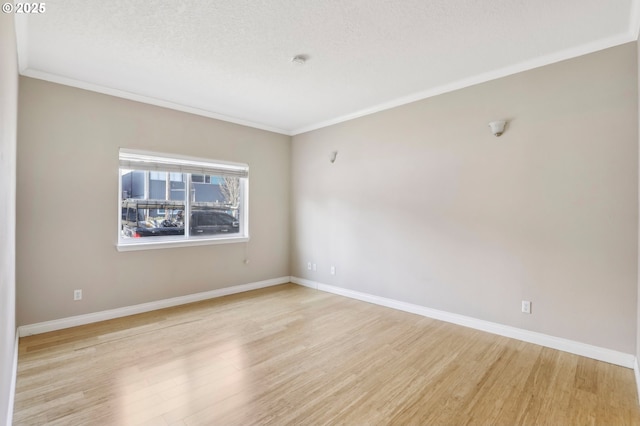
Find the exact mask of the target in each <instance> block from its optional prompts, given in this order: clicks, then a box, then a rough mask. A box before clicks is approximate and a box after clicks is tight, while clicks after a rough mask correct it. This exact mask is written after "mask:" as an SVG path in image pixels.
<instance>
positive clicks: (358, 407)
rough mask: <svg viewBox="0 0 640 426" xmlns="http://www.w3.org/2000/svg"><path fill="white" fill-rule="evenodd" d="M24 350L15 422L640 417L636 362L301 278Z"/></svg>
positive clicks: (65, 333)
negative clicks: (577, 351)
mask: <svg viewBox="0 0 640 426" xmlns="http://www.w3.org/2000/svg"><path fill="white" fill-rule="evenodd" d="M19 351H20V352H19V358H18V359H19V361H18V377H17V385H16V396H15V410H14V424H15V425H45V424H46V425H154V426H163V425H181V426H185V425H249V424H273V425H288V424H296V425H324V424H353V425H363V424H367V425H378V424H420V425H427V424H428V425H449V424H451V425H464V424H477V425H485V424H498V425H518V424H527V425H572V424H576V425H591V424H593V425H624V424H628V425H632V424H636V425H640V408H639V406H638V402H637V397H636V389H635V382H634V374H633V371H632V370H630V369H626V368H623V367H618V366H614V365H611V364H607V363H603V362H599V361H594V360H591V359H588V358H583V357H580V356H576V355H571V354H568V353H564V352H559V351H555V350H552V349H547V348H543V347H540V346H536V345H533V344H529V343H524V342H520V341H517V340H511V339H508V338H504V337H500V336H495V335H491V334H487V333H483V332H480V331H476V330H472V329H468V328H464V327H460V326H456V325H452V324H447V323H444V322H440V321H436V320H432V319H428V318H424V317H421V316H418V315H412V314H409V313H405V312H399V311H394V310H392V309H388V308H384V307H380V306H376V305H372V304H368V303H365V302H360V301H356V300H352V299H348V298H343V297H340V296H336V295H332V294H329V293H324V292H319V291H316V290H312V289H308V288H304V287H299V286H296V285H293V284H287V285H282V286H277V287H271V288H267V289H262V290H257V291H252V292H248V293H243V294H237V295H232V296H227V297H223V298H219V299H213V300H209V301H205V302H199V303H194V304H190V305H185V306H180V307H175V308H169V309H164V310H160V311H155V312H149V313H145V314H140V315H134V316H130V317H126V318H119V319H115V320H111V321H105V322H101V323H96V324H91V325H87V326H82V327H75V328H72V329H66V330H60V331H56V332H51V333H47V334H40V335H36V336H30V337H24V338H21V339H20V347H19Z"/></svg>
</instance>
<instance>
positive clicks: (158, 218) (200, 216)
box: [118, 149, 249, 250]
mask: <svg viewBox="0 0 640 426" xmlns="http://www.w3.org/2000/svg"><path fill="white" fill-rule="evenodd" d="M119 176H120V183H119V186H120V196H119V197H118V203H119V206H118V211H119V212H120V214H119V216H118V250H139V249H146V248H162V247H175V246H184V245H198V244H217V243H227V242H242V241H247V240H248V237H249V228H248V185H249V182H248V181H249V166H248V165H246V164H238V163H227V162H221V161H214V160H204V159H199V158H188V157H182V156H171V155H166V154H158V153H149V152H142V151H133V150H126V149H121V150H120V173H119Z"/></svg>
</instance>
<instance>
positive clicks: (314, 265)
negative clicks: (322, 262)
mask: <svg viewBox="0 0 640 426" xmlns="http://www.w3.org/2000/svg"><path fill="white" fill-rule="evenodd" d="M317 270H318V267H317V266H316V264H315V263H314V264H313V272H315V271H317Z"/></svg>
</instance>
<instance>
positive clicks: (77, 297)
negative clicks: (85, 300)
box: [73, 290, 82, 300]
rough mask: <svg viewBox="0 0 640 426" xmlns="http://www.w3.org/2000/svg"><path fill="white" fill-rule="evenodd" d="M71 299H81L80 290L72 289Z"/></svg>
mask: <svg viewBox="0 0 640 426" xmlns="http://www.w3.org/2000/svg"><path fill="white" fill-rule="evenodd" d="M73 300H82V290H73Z"/></svg>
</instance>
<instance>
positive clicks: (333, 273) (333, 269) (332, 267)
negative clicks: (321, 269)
mask: <svg viewBox="0 0 640 426" xmlns="http://www.w3.org/2000/svg"><path fill="white" fill-rule="evenodd" d="M335 274H336V267H335V266H331V275H335Z"/></svg>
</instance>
